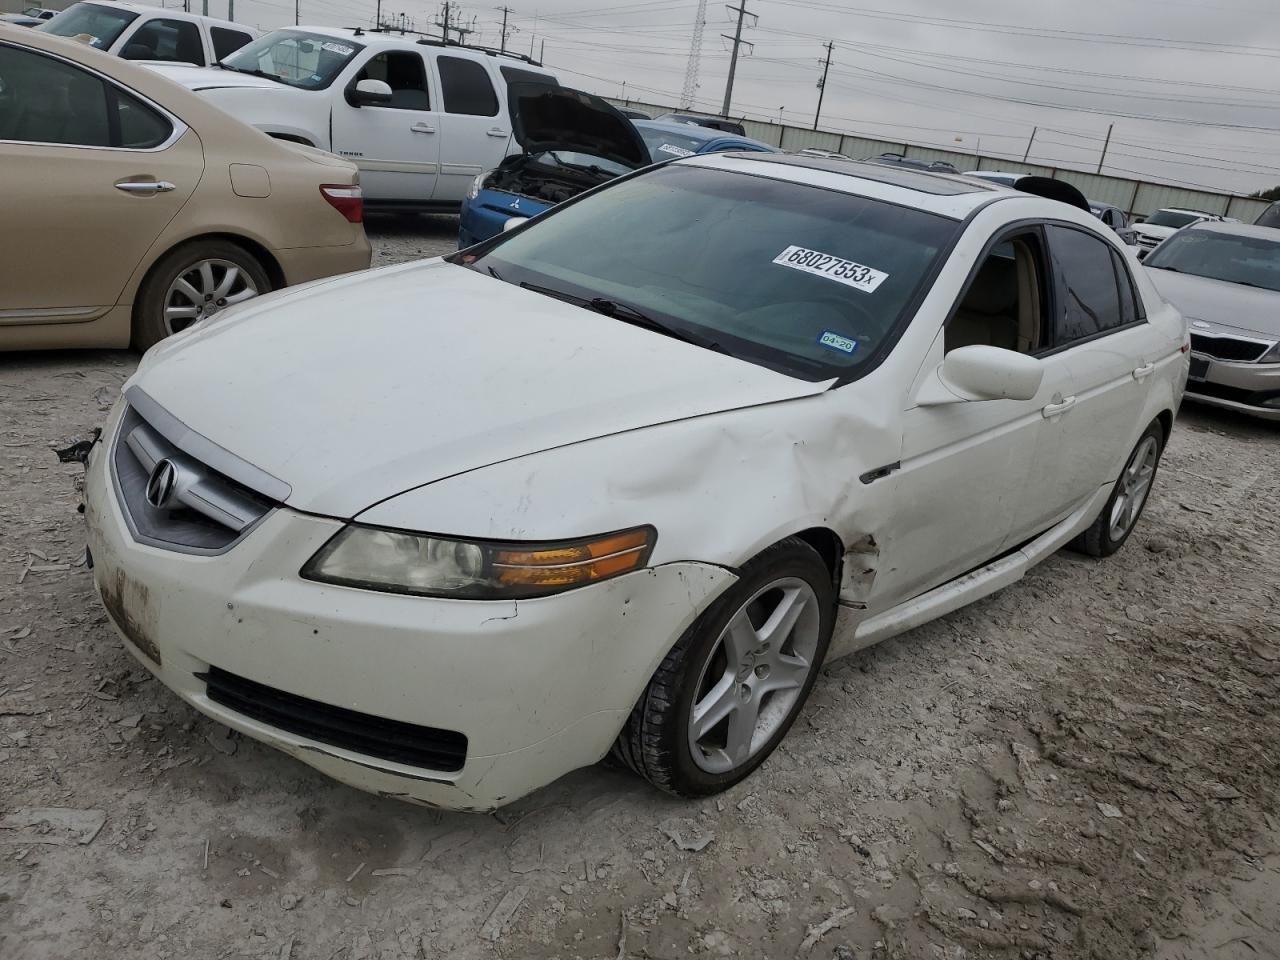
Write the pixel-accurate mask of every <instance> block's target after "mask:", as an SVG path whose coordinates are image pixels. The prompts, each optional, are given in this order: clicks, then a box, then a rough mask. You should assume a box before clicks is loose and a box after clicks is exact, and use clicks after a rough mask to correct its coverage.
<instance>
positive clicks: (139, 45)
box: [120, 17, 204, 67]
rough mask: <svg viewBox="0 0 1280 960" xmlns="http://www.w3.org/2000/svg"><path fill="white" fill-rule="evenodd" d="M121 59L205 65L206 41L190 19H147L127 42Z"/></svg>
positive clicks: (121, 53)
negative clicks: (201, 37)
mask: <svg viewBox="0 0 1280 960" xmlns="http://www.w3.org/2000/svg"><path fill="white" fill-rule="evenodd" d="M120 56H122V57H123V58H124V59H126V60H164V61H167V62H170V63H194V64H195V65H196V66H198V67H203V66H204V41H202V40H201V39H200V28H199V27H197V26H196V25H195V24H194V23H192V22H191V21H189V20H165V19H161V18H159V17H157V18H156V19H154V20H148V21H147V22H146V23H144V24H143V25H142V26H140V27H139V28H138V29H137V30H135V31H134V32H133V34H132V36H130V37H129V38H128V40H126V41H125V45H124V49H123V50H121V51H120Z"/></svg>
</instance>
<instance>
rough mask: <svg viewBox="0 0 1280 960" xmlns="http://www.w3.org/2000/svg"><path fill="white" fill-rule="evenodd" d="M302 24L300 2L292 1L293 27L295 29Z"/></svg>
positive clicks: (297, 0) (299, 0) (298, 0)
mask: <svg viewBox="0 0 1280 960" xmlns="http://www.w3.org/2000/svg"><path fill="white" fill-rule="evenodd" d="M301 22H302V0H293V25H294V26H295V27H296V26H297V25H298V24H300V23H301Z"/></svg>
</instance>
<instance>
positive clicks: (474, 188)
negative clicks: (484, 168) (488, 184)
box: [467, 173, 489, 200]
mask: <svg viewBox="0 0 1280 960" xmlns="http://www.w3.org/2000/svg"><path fill="white" fill-rule="evenodd" d="M487 176H489V174H487V173H482V174H480V175H479V176H478V177H476V178H475V179H474V180H472V181H471V189H470V190H468V191H467V199H468V200H474V199H475V198H476V197H478V196H480V191H481V190H483V189H484V180H485V177H487Z"/></svg>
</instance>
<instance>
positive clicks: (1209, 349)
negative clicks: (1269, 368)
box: [1191, 333, 1271, 363]
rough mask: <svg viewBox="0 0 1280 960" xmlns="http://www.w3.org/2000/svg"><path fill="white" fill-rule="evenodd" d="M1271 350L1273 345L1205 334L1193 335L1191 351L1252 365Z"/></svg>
mask: <svg viewBox="0 0 1280 960" xmlns="http://www.w3.org/2000/svg"><path fill="white" fill-rule="evenodd" d="M1270 348H1271V344H1269V343H1261V342H1259V341H1257V340H1242V339H1240V338H1239V337H1217V336H1208V335H1207V334H1203V333H1193V334H1191V349H1192V350H1193V351H1195V352H1196V353H1203V354H1204V355H1205V356H1209V357H1214V358H1216V359H1218V360H1236V361H1241V362H1244V363H1252V362H1253V361H1254V360H1257V359H1258V358H1259V357H1261V356H1262V355H1263V354H1264V353H1266V352H1267V350H1269V349H1270Z"/></svg>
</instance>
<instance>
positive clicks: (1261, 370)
mask: <svg viewBox="0 0 1280 960" xmlns="http://www.w3.org/2000/svg"><path fill="white" fill-rule="evenodd" d="M1192 358H1193V361H1207V362H1208V369H1207V370H1205V371H1204V376H1203V377H1202V378H1198V379H1191V380H1188V381H1187V394H1186V395H1187V399H1189V400H1194V401H1196V402H1198V403H1204V404H1208V405H1209V406H1214V407H1221V408H1222V409H1225V410H1235V411H1238V412H1240V413H1246V414H1249V415H1250V416H1253V417H1260V418H1262V419H1264V420H1280V363H1237V362H1233V361H1230V360H1218V359H1215V358H1214V357H1210V356H1207V355H1206V354H1202V353H1197V352H1194V351H1193V352H1192Z"/></svg>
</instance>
